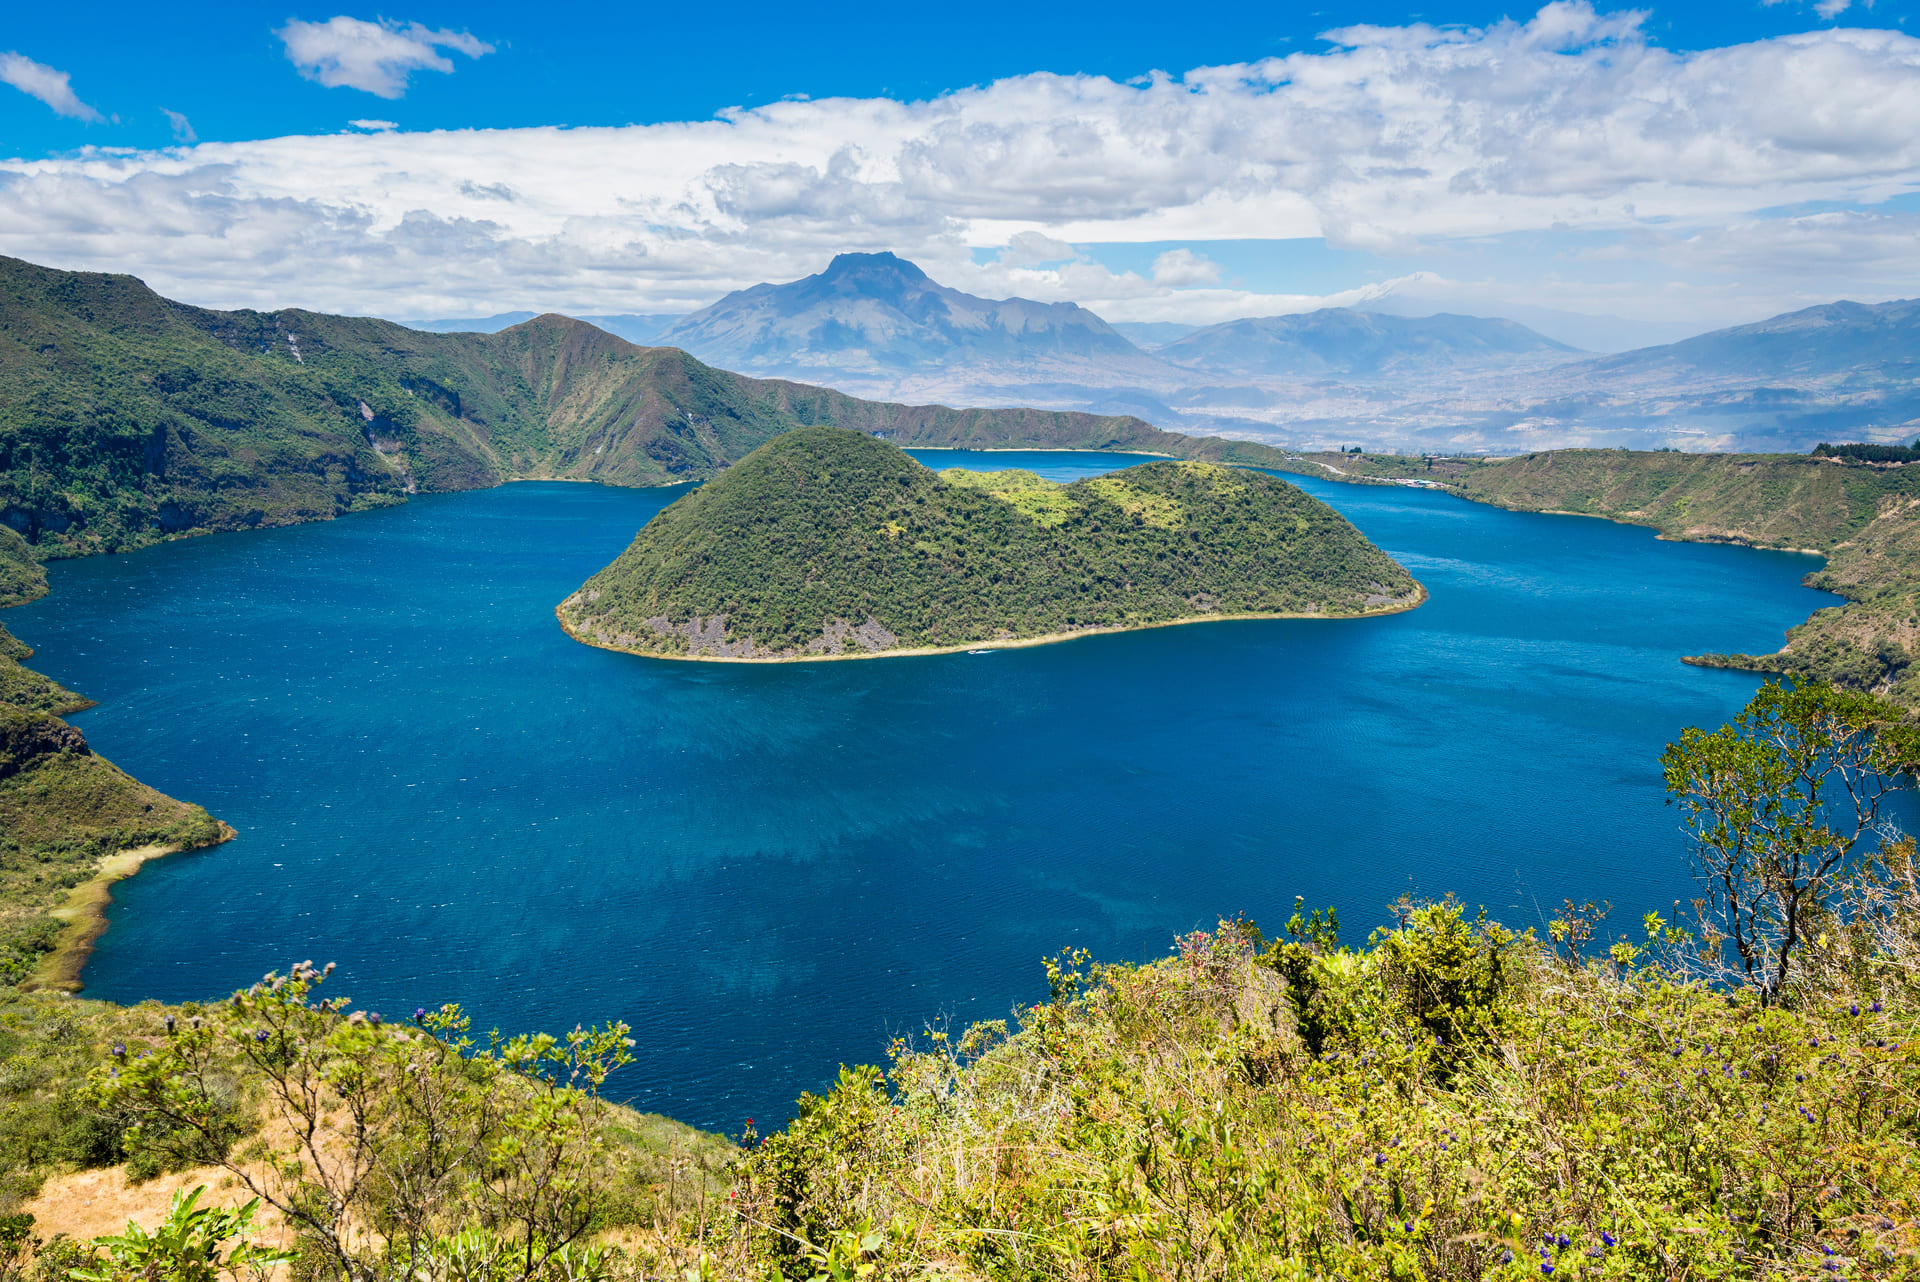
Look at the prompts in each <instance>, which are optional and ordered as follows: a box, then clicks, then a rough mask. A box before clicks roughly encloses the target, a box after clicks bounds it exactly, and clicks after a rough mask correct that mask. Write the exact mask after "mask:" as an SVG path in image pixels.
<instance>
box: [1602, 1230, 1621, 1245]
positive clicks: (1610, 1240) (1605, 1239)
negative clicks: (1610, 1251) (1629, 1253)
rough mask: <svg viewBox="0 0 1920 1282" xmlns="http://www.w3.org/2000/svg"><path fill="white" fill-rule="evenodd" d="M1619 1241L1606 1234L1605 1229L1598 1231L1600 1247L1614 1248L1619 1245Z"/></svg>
mask: <svg viewBox="0 0 1920 1282" xmlns="http://www.w3.org/2000/svg"><path fill="white" fill-rule="evenodd" d="M1619 1241H1620V1239H1619V1238H1617V1237H1615V1236H1614V1235H1613V1234H1611V1233H1609V1232H1607V1231H1606V1230H1605V1229H1601V1230H1600V1244H1601V1245H1602V1246H1615V1245H1617V1244H1618V1243H1619Z"/></svg>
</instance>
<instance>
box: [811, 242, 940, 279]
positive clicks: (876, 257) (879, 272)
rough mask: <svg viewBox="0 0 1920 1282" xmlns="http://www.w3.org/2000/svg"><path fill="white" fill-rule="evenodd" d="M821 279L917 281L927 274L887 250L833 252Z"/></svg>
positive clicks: (924, 277)
mask: <svg viewBox="0 0 1920 1282" xmlns="http://www.w3.org/2000/svg"><path fill="white" fill-rule="evenodd" d="M820 277H821V279H822V280H840V279H843V278H847V277H867V278H872V277H883V278H884V277H894V278H897V279H899V280H902V281H912V282H914V283H916V284H917V283H919V282H921V281H925V280H926V279H927V274H926V273H925V272H923V271H921V270H920V268H919V267H918V266H916V265H915V264H913V263H910V262H908V261H907V260H906V259H904V258H902V257H900V256H899V255H898V254H895V253H893V252H891V251H889V250H882V251H881V252H879V253H877V254H835V255H834V257H833V261H832V262H830V263H828V264H827V269H826V270H825V271H823V272H821V273H820Z"/></svg>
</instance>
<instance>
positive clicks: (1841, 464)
mask: <svg viewBox="0 0 1920 1282" xmlns="http://www.w3.org/2000/svg"><path fill="white" fill-rule="evenodd" d="M1277 466H1278V467H1279V468H1280V469H1282V470H1285V471H1291V472H1298V473H1302V474H1305V475H1310V476H1325V477H1329V478H1331V479H1334V480H1342V481H1352V482H1359V483H1363V484H1364V483H1389V484H1390V483H1394V482H1398V481H1401V480H1408V479H1417V480H1431V481H1436V482H1439V483H1441V484H1444V485H1445V486H1446V487H1447V488H1448V489H1450V490H1452V491H1453V492H1454V493H1456V494H1459V495H1461V496H1462V497H1464V498H1469V499H1473V500H1474V501H1476V502H1480V503H1491V504H1494V505H1496V506H1498V507H1504V508H1510V509H1513V510H1515V511H1520V512H1575V513H1579V514H1581V515H1584V516H1600V517H1606V518H1607V519H1609V520H1614V521H1624V522H1628V523H1630V524H1633V525H1645V526H1651V527H1652V528H1653V529H1656V530H1658V531H1660V534H1661V537H1663V538H1669V539H1683V540H1690V541H1696V542H1710V543H1739V544H1745V545H1748V546H1751V547H1764V548H1788V549H1795V550H1800V551H1808V552H1818V553H1820V554H1822V555H1824V556H1825V557H1826V558H1827V563H1826V566H1825V567H1824V568H1822V569H1816V570H1813V571H1812V572H1811V573H1809V574H1808V575H1807V577H1806V583H1807V585H1808V586H1809V587H1815V588H1822V589H1825V590H1826V591H1829V592H1835V593H1838V594H1840V595H1841V596H1844V597H1846V598H1847V599H1848V602H1849V603H1848V604H1847V605H1845V606H1836V607H1832V608H1829V609H1824V610H1816V611H1815V612H1814V614H1813V616H1812V617H1811V618H1809V619H1808V620H1807V621H1806V622H1805V623H1803V624H1800V625H1799V626H1798V627H1795V628H1792V629H1789V630H1788V632H1787V634H1786V636H1785V637H1784V638H1783V641H1784V644H1783V645H1782V646H1781V648H1780V649H1779V650H1778V651H1776V652H1774V653H1772V654H1763V655H1747V654H1708V655H1694V656H1691V657H1690V658H1689V659H1688V662H1691V663H1698V664H1702V665H1705V666H1710V667H1732V668H1742V669H1747V670H1750V671H1756V672H1779V673H1785V674H1787V675H1789V676H1794V677H1798V678H1802V679H1806V680H1814V681H1827V682H1833V683H1835V684H1837V685H1841V686H1844V687H1847V688H1850V689H1858V690H1871V691H1874V692H1877V693H1880V694H1884V695H1886V696H1887V697H1889V698H1891V699H1893V700H1894V701H1895V702H1897V703H1900V704H1901V705H1903V706H1905V707H1907V708H1920V670H1916V668H1915V666H1914V663H1913V660H1914V657H1915V656H1916V655H1920V468H1915V467H1912V466H1900V465H1892V464H1886V463H1877V462H1869V461H1863V460H1858V459H1850V458H1841V457H1814V456H1811V455H1804V454H1683V453H1679V452H1678V451H1672V450H1661V451H1653V452H1643V451H1630V450H1551V451H1545V452H1542V453H1536V454H1525V455H1520V456H1518V457H1515V458H1509V459H1462V458H1435V459H1424V458H1408V457H1404V456H1398V455H1390V454H1366V455H1344V454H1317V455H1306V456H1296V457H1293V458H1289V459H1287V460H1285V461H1284V462H1282V463H1281V464H1278V465H1277Z"/></svg>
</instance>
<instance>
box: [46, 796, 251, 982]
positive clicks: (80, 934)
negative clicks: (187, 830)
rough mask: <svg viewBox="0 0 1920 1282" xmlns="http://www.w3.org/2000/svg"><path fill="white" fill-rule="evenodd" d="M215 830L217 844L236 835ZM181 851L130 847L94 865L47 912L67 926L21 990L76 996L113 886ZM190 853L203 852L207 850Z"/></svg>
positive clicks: (173, 847)
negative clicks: (89, 873)
mask: <svg viewBox="0 0 1920 1282" xmlns="http://www.w3.org/2000/svg"><path fill="white" fill-rule="evenodd" d="M220 831H221V833H222V836H221V838H220V840H221V841H231V840H233V838H234V837H236V836H238V835H239V834H238V833H236V832H235V831H234V830H233V829H232V828H229V827H228V826H227V825H226V824H224V823H223V824H221V825H220ZM215 844H218V843H215ZM184 849H186V847H184V846H179V845H156V846H135V847H134V848H133V849H131V850H121V851H116V852H115V853H113V854H111V855H108V856H106V857H105V858H104V859H102V860H101V861H100V863H99V865H98V866H97V867H95V869H94V872H93V876H91V877H89V878H88V879H87V880H85V881H83V882H81V883H80V884H79V885H78V886H75V887H74V888H73V891H72V892H71V893H70V894H69V895H68V896H67V902H66V903H64V904H62V905H60V907H58V908H55V909H53V910H52V911H50V912H49V913H48V914H47V915H48V916H49V917H55V918H58V919H59V920H60V921H62V922H64V923H66V924H65V926H64V928H63V929H62V930H61V932H60V938H59V940H58V942H56V943H55V944H54V946H53V951H52V952H50V953H48V954H47V955H46V956H45V957H43V958H41V959H40V964H39V965H38V966H36V967H34V971H33V976H32V977H31V978H30V979H28V980H27V982H26V983H24V984H22V985H21V987H22V988H24V989H29V990H31V989H48V990H52V991H57V992H63V993H77V992H79V991H80V988H81V983H80V972H81V971H82V970H84V969H85V968H86V965H87V958H89V957H91V956H92V955H93V945H94V942H95V941H96V940H98V939H99V938H100V936H101V935H103V934H105V933H106V929H107V905H108V904H110V903H112V902H113V885H114V883H115V882H119V881H125V880H126V879H127V878H129V877H131V876H133V874H135V873H137V872H139V871H140V869H141V867H142V866H143V865H145V864H146V862H147V861H148V860H150V859H160V858H163V857H165V856H167V855H174V854H178V853H180V852H181V851H182V850H184ZM195 849H201V850H204V849H206V847H204V846H200V847H195Z"/></svg>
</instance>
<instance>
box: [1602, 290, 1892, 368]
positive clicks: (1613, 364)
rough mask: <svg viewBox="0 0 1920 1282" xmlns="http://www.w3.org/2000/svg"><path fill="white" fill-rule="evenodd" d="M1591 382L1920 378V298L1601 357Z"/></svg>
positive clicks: (1812, 310)
mask: <svg viewBox="0 0 1920 1282" xmlns="http://www.w3.org/2000/svg"><path fill="white" fill-rule="evenodd" d="M1583 368H1584V369H1585V370H1587V371H1590V372H1591V373H1592V374H1593V375H1594V376H1596V377H1604V376H1609V375H1611V376H1622V375H1626V376H1641V377H1644V376H1646V375H1649V374H1654V373H1662V372H1669V371H1672V372H1677V371H1687V372H1690V373H1696V374H1707V375H1710V376H1712V377H1714V378H1719V379H1762V380H1768V381H1775V380H1779V379H1781V378H1790V377H1808V376H1811V377H1820V378H1824V377H1831V376H1836V375H1838V376H1844V377H1846V378H1849V379H1856V380H1861V379H1889V378H1891V379H1909V380H1910V379H1913V378H1916V377H1920V299H1911V298H1910V299H1903V300H1901V301H1898V302H1892V303H1878V304H1867V303H1850V302H1838V303H1827V304H1824V305H1822V306H1819V307H1808V308H1805V309H1803V310H1801V311H1797V312H1787V313H1785V314H1783V315H1780V316H1774V317H1770V318H1769V319H1767V320H1763V321H1759V322H1756V323H1755V324H1752V325H1736V326H1734V327H1733V328H1731V329H1718V330H1715V331H1713V332H1712V333H1710V334H1701V335H1699V336H1698V337H1695V338H1689V339H1684V340H1682V341H1680V342H1678V343H1668V344H1666V345H1664V346H1661V347H1645V348H1641V349H1640V350H1638V351H1632V352H1622V353H1620V354H1618V355H1616V356H1608V357H1604V358H1602V359H1600V360H1597V361H1593V362H1590V363H1589V364H1587V365H1586V366H1584V367H1583Z"/></svg>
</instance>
